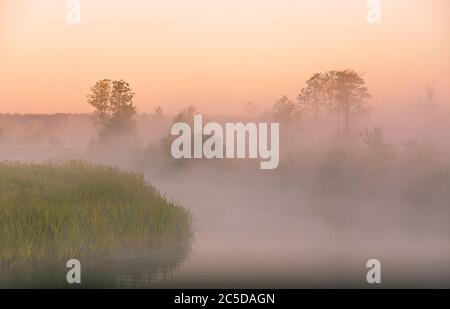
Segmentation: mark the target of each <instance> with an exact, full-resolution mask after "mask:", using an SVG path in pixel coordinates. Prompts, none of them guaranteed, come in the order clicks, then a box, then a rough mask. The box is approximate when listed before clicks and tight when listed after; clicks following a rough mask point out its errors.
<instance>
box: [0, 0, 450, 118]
mask: <svg viewBox="0 0 450 309" xmlns="http://www.w3.org/2000/svg"><path fill="white" fill-rule="evenodd" d="M66 4H67V1H66V0H46V1H42V0H0V85H1V86H0V113H56V112H74V113H78V112H90V111H92V108H91V107H90V106H89V105H88V104H87V103H86V94H87V93H88V91H89V88H90V86H92V85H93V84H94V83H95V82H96V81H97V80H99V79H103V78H110V79H125V80H126V81H128V82H129V83H130V84H131V86H132V88H133V90H134V92H135V93H136V96H135V100H134V102H135V104H136V106H137V108H138V110H139V111H140V112H152V111H153V109H154V108H155V107H156V106H158V105H161V106H162V108H163V110H164V112H165V113H175V112H176V111H177V110H179V109H180V108H181V107H183V106H187V105H190V104H193V105H195V106H197V107H198V108H199V110H200V111H203V112H205V113H209V114H230V115H233V114H234V115H235V114H240V113H242V109H243V105H244V104H245V103H246V102H249V101H251V102H253V103H254V104H257V105H260V106H261V107H263V108H269V107H270V106H271V104H273V102H274V101H276V100H277V99H278V98H280V97H281V96H283V95H287V96H289V97H291V98H292V99H295V98H296V96H297V94H298V93H299V92H300V89H301V88H302V87H303V85H304V82H305V80H307V79H308V78H309V77H310V76H311V75H312V74H314V73H316V72H321V71H326V70H332V69H346V68H352V69H354V70H356V71H357V72H360V73H362V74H363V76H364V78H365V80H366V82H367V85H368V87H369V91H370V93H371V94H372V96H373V97H372V99H371V100H372V101H374V102H375V104H398V103H405V102H413V101H414V103H415V101H417V98H418V96H419V94H420V92H421V91H422V89H423V88H424V87H425V85H426V84H427V83H428V82H432V83H433V84H434V85H435V88H436V90H437V93H438V97H439V98H440V100H444V101H446V102H449V98H450V87H449V86H450V1H448V0H380V4H381V23H379V24H370V23H368V21H367V14H368V10H369V9H368V7H367V1H366V0H303V1H302V0H292V1H290V0H283V1H274V0H273V1H269V0H240V1H230V0H192V1H185V0H166V1H162V0H161V1H151V0H114V1H111V0H89V1H87V0H80V7H81V22H80V23H79V24H71V23H68V22H67V18H66V17H67V13H68V8H67V7H66Z"/></svg>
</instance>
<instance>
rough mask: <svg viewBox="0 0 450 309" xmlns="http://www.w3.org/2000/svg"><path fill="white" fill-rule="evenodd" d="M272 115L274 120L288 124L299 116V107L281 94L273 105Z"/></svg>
mask: <svg viewBox="0 0 450 309" xmlns="http://www.w3.org/2000/svg"><path fill="white" fill-rule="evenodd" d="M272 116H273V118H274V119H275V120H276V121H278V122H280V123H284V124H286V125H288V126H289V125H290V124H291V123H292V122H293V121H294V120H295V119H296V118H297V117H298V116H300V109H299V108H298V106H297V105H296V104H295V103H294V102H292V101H291V100H290V99H289V98H288V97H287V96H283V97H282V98H281V99H279V100H278V101H276V102H275V104H274V105H273V107H272Z"/></svg>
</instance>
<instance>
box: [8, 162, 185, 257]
mask: <svg viewBox="0 0 450 309" xmlns="http://www.w3.org/2000/svg"><path fill="white" fill-rule="evenodd" d="M191 229H192V228H191V215H190V213H189V212H188V211H186V210H185V209H184V208H182V207H180V206H178V205H177V204H175V203H173V202H170V201H167V200H166V199H165V198H164V197H163V196H161V195H160V193H159V192H158V191H157V190H156V189H155V188H154V187H152V186H150V185H148V184H146V182H145V181H144V178H143V176H142V175H138V174H133V173H126V172H122V171H119V170H117V169H115V168H112V167H106V166H95V165H91V164H88V163H86V162H80V161H70V162H66V163H48V164H25V163H15V162H3V163H0V263H18V262H21V261H24V262H26V261H31V260H40V259H48V258H76V257H85V256H102V255H108V254H113V253H114V252H116V251H117V250H119V249H129V248H133V249H135V248H149V247H155V248H156V247H161V246H163V245H164V244H168V243H172V242H179V241H186V240H188V239H189V237H190V235H191Z"/></svg>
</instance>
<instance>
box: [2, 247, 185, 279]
mask: <svg viewBox="0 0 450 309" xmlns="http://www.w3.org/2000/svg"><path fill="white" fill-rule="evenodd" d="M190 252H191V243H190V241H188V242H185V243H179V244H173V245H170V246H167V247H164V248H163V249H158V250H151V251H149V252H142V251H141V252H121V253H119V254H118V255H117V256H115V257H108V258H104V259H100V258H95V259H89V260H86V259H80V262H81V284H73V285H70V284H68V283H67V281H66V274H67V271H69V268H66V261H63V260H52V261H40V262H36V263H27V264H18V263H17V264H14V265H8V266H5V265H0V288H72V287H73V288H77V287H81V288H133V287H136V288H145V287H150V286H151V284H152V283H153V282H155V281H156V280H162V279H170V278H172V277H173V275H174V273H175V272H176V271H177V270H179V269H180V268H181V267H182V265H183V263H184V261H186V260H187V258H188V257H189V254H190Z"/></svg>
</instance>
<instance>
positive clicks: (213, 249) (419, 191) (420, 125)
mask: <svg viewBox="0 0 450 309" xmlns="http://www.w3.org/2000/svg"><path fill="white" fill-rule="evenodd" d="M209 119H211V120H214V121H218V122H224V121H243V122H247V121H256V122H257V121H266V119H265V118H264V117H261V119H259V118H256V117H255V118H243V117H221V116H209ZM171 122H172V117H169V116H161V117H154V116H153V115H140V116H139V117H138V140H137V141H136V143H135V144H133V145H128V144H126V143H125V144H124V142H123V141H117V142H114V141H112V142H111V143H110V144H109V145H103V146H102V147H97V146H95V140H96V130H95V126H94V122H93V119H92V117H90V116H87V115H53V116H44V115H41V116H9V115H1V116H0V128H1V129H0V160H14V161H15V160H21V161H29V162H42V161H47V160H68V159H82V160H87V161H92V162H95V163H100V164H108V165H114V166H118V167H120V168H121V169H125V170H131V171H136V172H139V173H143V174H144V175H145V178H146V180H147V181H148V182H149V183H151V184H152V185H154V186H155V187H157V188H158V189H159V190H160V191H161V192H162V193H163V194H165V195H166V196H167V197H169V198H172V199H174V200H176V201H177V202H179V203H180V204H181V205H183V206H184V207H186V208H188V209H189V210H191V211H192V213H193V217H194V229H195V233H194V237H193V240H192V248H191V251H190V254H188V255H187V256H186V258H185V260H184V261H182V262H181V264H180V266H179V267H177V268H176V270H175V271H174V272H173V273H172V274H171V275H170V276H159V277H158V276H156V277H155V278H154V279H152V280H147V281H139V280H138V282H135V285H137V286H147V287H197V286H198V287H215V286H217V287H267V288H272V287H367V286H368V285H367V282H366V273H367V271H368V269H367V268H366V262H367V260H369V259H371V258H376V259H379V260H380V261H381V265H382V281H383V286H387V287H447V288H448V287H450V139H449V138H448V132H450V114H449V112H448V107H447V106H444V107H443V111H442V112H441V113H439V114H438V115H437V116H436V118H433V119H432V120H431V121H430V119H429V118H427V117H425V116H424V115H422V114H421V113H420V112H418V111H417V110H416V109H414V108H413V107H411V105H405V106H397V107H395V108H393V107H392V108H391V109H389V108H384V107H383V109H382V110H377V111H375V112H374V113H372V115H371V116H370V117H368V118H366V119H364V121H363V122H361V123H360V125H359V128H358V129H357V130H355V131H354V133H353V134H352V135H351V136H350V137H348V138H347V139H346V140H345V141H343V140H342V139H340V138H338V137H337V136H336V134H335V133H334V129H335V128H334V127H333V124H331V123H326V122H315V121H311V120H305V119H303V120H302V119H301V120H299V121H298V122H297V123H294V124H292V125H290V126H283V124H281V129H282V134H281V137H280V139H281V140H280V166H279V167H278V168H277V169H276V170H272V171H262V170H260V169H259V160H247V159H246V160H181V161H175V160H172V159H171V158H168V157H166V156H165V155H164V152H165V151H168V150H167V149H164V143H162V142H161V140H162V139H164V137H166V136H167V135H168V134H169V132H170V127H171ZM374 126H379V127H380V128H381V129H382V133H383V138H384V139H383V140H382V141H381V142H378V143H371V142H370V141H369V142H367V141H366V142H364V134H363V133H362V132H363V130H364V129H365V128H367V129H368V130H373V128H374ZM370 132H372V131H370ZM120 267H123V269H125V270H126V268H127V266H120ZM143 272H144V273H145V271H143ZM122 273H123V271H122ZM143 282H144V284H142V283H143ZM121 284H122V285H125V286H127V285H129V284H130V281H126V280H125V281H120V280H118V285H119V286H120V285H121Z"/></svg>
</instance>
